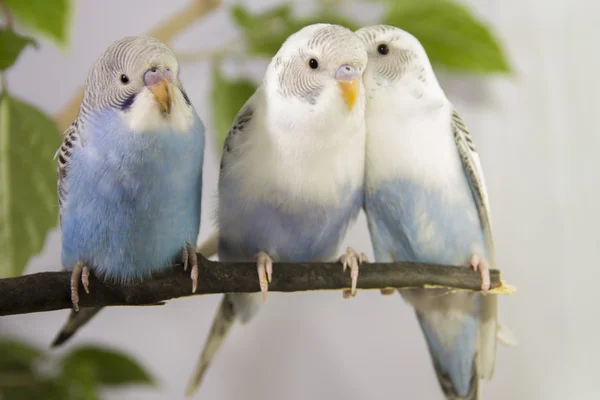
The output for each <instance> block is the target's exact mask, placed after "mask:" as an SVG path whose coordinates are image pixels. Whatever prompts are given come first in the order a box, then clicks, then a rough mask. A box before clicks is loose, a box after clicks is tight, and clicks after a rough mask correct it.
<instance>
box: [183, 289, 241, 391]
mask: <svg viewBox="0 0 600 400" xmlns="http://www.w3.org/2000/svg"><path fill="white" fill-rule="evenodd" d="M233 307H234V306H233V303H232V302H231V299H230V298H229V296H227V295H225V296H223V300H222V301H221V305H220V306H219V309H218V310H217V314H216V315H215V319H214V321H213V326H212V328H211V329H210V333H209V334H208V338H207V339H206V343H205V344H204V349H203V350H202V354H201V355H200V359H199V360H198V363H197V364H196V369H195V371H194V373H193V375H192V378H191V379H190V382H189V383H188V387H187V389H186V398H187V399H190V398H192V396H193V395H194V394H195V393H196V391H197V390H198V388H199V387H200V383H201V382H202V378H203V377H204V373H205V372H206V369H207V368H208V366H209V365H210V363H211V361H212V359H213V358H214V356H215V354H216V353H217V351H218V350H219V348H220V347H221V343H222V342H223V340H224V339H225V337H226V336H227V334H228V333H229V330H230V329H231V327H232V326H233V323H234V322H235V311H234V308H233Z"/></svg>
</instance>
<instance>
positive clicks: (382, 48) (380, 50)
mask: <svg viewBox="0 0 600 400" xmlns="http://www.w3.org/2000/svg"><path fill="white" fill-rule="evenodd" d="M377 52H378V53H379V54H381V55H382V56H385V55H386V54H387V53H389V52H390V48H389V47H388V45H387V44H380V45H379V46H377Z"/></svg>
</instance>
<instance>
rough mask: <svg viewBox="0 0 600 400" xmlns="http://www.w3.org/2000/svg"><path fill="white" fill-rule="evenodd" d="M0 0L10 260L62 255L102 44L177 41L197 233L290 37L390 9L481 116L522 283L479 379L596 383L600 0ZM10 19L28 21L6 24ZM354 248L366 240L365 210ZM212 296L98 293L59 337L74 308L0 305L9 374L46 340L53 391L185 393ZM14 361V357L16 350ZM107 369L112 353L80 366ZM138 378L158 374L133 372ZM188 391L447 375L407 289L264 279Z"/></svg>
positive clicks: (289, 393)
mask: <svg viewBox="0 0 600 400" xmlns="http://www.w3.org/2000/svg"><path fill="white" fill-rule="evenodd" d="M0 6H1V7H2V10H0V11H4V13H1V14H0V15H2V16H1V18H0V19H1V21H2V24H1V25H0V54H1V57H0V58H1V59H0V70H4V72H3V73H2V83H3V95H2V96H3V97H2V100H1V101H2V103H1V104H0V167H3V171H5V172H6V171H10V184H7V183H8V182H7V181H5V182H2V181H0V188H2V191H0V204H1V205H2V207H0V208H1V209H2V211H1V213H0V238H1V239H0V277H8V276H14V275H19V274H21V273H34V272H39V271H54V270H59V269H60V234H59V231H58V229H57V228H56V226H57V224H58V219H57V210H58V206H57V201H56V192H55V190H56V188H55V166H56V164H55V161H54V160H52V157H53V155H54V152H55V151H56V149H57V148H58V146H59V143H60V134H61V132H62V131H63V130H64V129H65V128H66V126H67V125H68V124H69V123H70V122H71V121H72V120H73V119H74V117H75V115H76V112H77V105H78V101H79V97H78V96H79V95H78V90H80V87H81V85H82V83H83V81H84V80H85V77H86V75H87V72H88V68H89V67H90V65H91V63H92V61H93V60H94V58H95V57H97V56H98V55H99V54H100V53H101V52H102V51H103V50H104V49H105V48H106V47H107V46H108V45H109V44H111V43H112V42H113V41H115V40H117V39H119V38H121V37H123V36H125V35H139V34H150V35H152V36H155V37H157V38H159V39H161V40H163V41H165V42H166V43H168V44H169V46H170V47H171V48H172V49H173V50H174V51H175V52H176V53H177V55H178V57H179V59H180V63H181V69H182V76H181V78H182V80H183V82H184V84H185V87H186V90H187V92H188V94H189V97H190V98H191V100H192V103H193V104H194V106H195V107H196V110H197V112H198V114H199V115H200V117H201V118H202V119H203V120H204V122H205V124H206V125H207V127H208V132H209V135H208V137H207V148H206V155H205V165H204V193H205V196H204V200H203V210H202V211H203V213H202V226H201V230H200V240H199V242H202V241H203V240H204V239H206V238H207V236H208V235H209V234H210V232H211V231H212V230H213V228H214V209H215V202H216V187H217V176H218V165H219V158H220V151H221V143H222V140H223V137H224V135H225V133H226V131H227V129H228V127H229V124H230V123H231V120H232V118H233V116H234V115H235V113H236V112H237V110H238V109H239V107H240V106H241V105H242V104H243V102H244V101H245V100H246V98H247V97H248V96H249V95H250V94H251V93H252V92H253V90H254V87H255V85H256V84H257V83H258V82H259V81H260V79H261V77H262V74H263V72H264V69H265V67H266V64H267V62H268V59H269V57H270V56H272V55H273V54H274V53H275V51H276V50H277V48H278V47H279V45H280V44H281V42H282V41H283V40H284V39H285V38H286V37H287V36H288V35H289V34H291V33H292V32H294V31H296V30H298V29H299V28H301V27H302V26H304V25H306V24H309V23H314V22H337V23H340V24H343V25H346V26H348V27H351V28H353V29H354V28H356V27H360V26H363V25H370V24H374V23H379V22H386V23H389V24H392V25H396V26H399V27H401V28H404V29H406V30H408V31H409V32H411V33H413V34H415V35H416V36H417V37H418V38H419V39H421V41H422V42H423V44H424V45H425V48H426V50H427V51H428V52H429V55H430V57H431V59H432V61H433V62H434V68H435V70H436V73H437V75H438V78H439V80H440V83H441V85H442V87H443V88H444V90H445V91H446V94H447V96H448V97H449V98H450V100H451V101H452V102H453V103H454V105H455V106H456V108H457V109H458V110H459V112H460V113H461V115H462V117H463V119H464V120H465V122H466V123H467V125H468V127H469V128H470V130H471V132H472V133H473V135H474V139H475V141H476V145H477V147H478V150H479V153H480V155H481V159H482V163H483V168H484V171H485V175H486V181H487V186H488V190H489V196H490V200H491V208H492V218H493V223H494V233H495V239H496V246H497V261H498V267H499V268H500V269H501V270H502V271H503V277H504V279H505V280H506V281H507V282H508V283H510V284H512V285H514V286H516V287H517V292H516V294H514V295H512V296H503V297H501V298H500V319H501V321H502V322H503V323H504V324H505V325H507V326H508V327H509V328H510V329H511V331H512V332H513V333H514V334H515V336H516V339H517V341H518V347H515V348H509V347H504V346H499V347H498V352H497V363H496V372H495V376H494V379H493V380H492V381H491V382H483V384H482V387H483V390H482V393H483V398H485V399H490V400H494V399H496V400H499V399H508V398H510V399H544V400H546V399H581V400H585V399H598V398H600V379H598V376H597V375H598V367H597V359H598V356H599V355H600V348H599V345H598V340H597V332H598V323H597V321H596V317H594V316H595V315H596V316H597V315H598V311H597V304H598V303H599V301H598V300H599V298H598V296H597V294H596V291H597V288H595V285H594V283H597V282H598V281H599V280H598V278H600V276H599V275H600V273H599V272H598V271H599V269H600V268H598V267H600V265H599V260H600V250H599V249H600V243H599V240H598V233H597V229H596V227H597V226H598V223H599V222H600V212H599V207H598V205H599V204H600V187H599V182H600V179H599V178H600V161H599V157H598V154H597V153H598V151H599V150H598V149H599V148H600V135H599V134H598V132H597V128H596V127H595V125H596V124H595V123H594V122H595V117H596V116H597V114H596V113H597V112H600V100H599V98H598V96H595V95H593V93H596V92H597V91H598V90H599V89H600V85H599V83H598V80H597V78H596V76H597V71H598V70H599V69H600V56H599V55H598V53H597V51H596V48H597V44H596V42H597V40H596V39H597V38H598V37H600V36H599V35H600V24H598V15H599V12H600V3H598V2H596V1H594V0H588V1H584V0H579V1H575V0H573V1H571V0H545V1H544V0H505V1H494V0H468V1H467V0H456V2H455V1H447V0H443V1H442V0H426V1H425V0H398V1H393V0H387V1H386V0H380V1H360V2H359V1H354V0H338V1H336V0H331V1H300V0H297V1H295V2H283V1H276V0H247V1H238V2H234V1H228V0H226V1H223V2H222V3H221V2H219V1H217V0H195V1H194V0H171V1H168V2H167V1H164V0H162V1H160V0H130V1H127V2H124V1H118V0H104V1H102V2H97V1H90V0H88V1H79V2H70V1H68V0H48V1H45V0H31V1H23V0H0ZM6 10H9V12H10V13H11V14H12V16H13V18H14V21H12V22H13V23H12V24H11V23H10V21H7V18H6V16H7V15H8V14H7V13H6ZM11 25H12V29H14V31H15V32H17V33H18V34H19V35H20V36H14V33H11V32H12V30H8V29H7V28H9V27H10V26H11ZM28 38H31V39H32V40H34V41H35V43H37V45H33V44H31V42H30V39H28ZM21 49H23V51H22V52H21V53H20V55H19V52H20V51H21ZM15 60H16V62H14V61H15ZM13 62H14V64H13ZM8 95H10V96H12V97H7V96H8ZM7 104H8V106H7ZM24 160H25V161H24ZM0 179H6V175H1V176H0ZM24 210H25V211H24ZM347 245H351V246H353V247H354V248H356V249H357V250H360V251H365V252H366V253H367V254H368V255H369V256H370V257H371V258H372V257H373V253H372V248H371V244H370V240H369V237H368V232H367V227H366V221H365V218H364V215H363V214H361V216H360V218H359V220H358V222H357V223H356V225H355V226H354V227H353V228H352V229H351V231H350V234H349V235H348V238H347V240H346V241H345V242H344V243H343V246H347ZM219 301H220V296H204V297H198V296H196V297H194V298H188V299H179V300H173V301H170V302H168V304H167V305H166V306H163V307H138V308H136V307H120V308H114V307H113V308H109V309H105V310H104V311H102V312H101V313H100V314H99V315H98V317H97V318H95V319H94V320H93V321H92V322H91V323H90V324H88V325H87V326H86V327H85V328H83V329H82V330H81V331H80V332H78V334H77V335H76V336H75V337H74V339H73V340H72V341H71V342H69V344H68V345H67V346H65V348H64V349H63V348H61V349H60V350H58V351H49V350H48V346H49V344H50V342H51V340H52V339H53V337H54V335H55V334H56V332H57V331H58V329H59V328H60V326H61V325H62V324H63V322H64V321H65V319H66V317H67V313H68V311H66V310H63V311H58V312H49V313H38V314H30V315H20V316H11V317H2V318H0V338H1V340H0V390H4V389H2V387H6V386H7V385H8V386H10V385H11V384H12V385H13V386H14V384H15V382H17V383H18V382H19V379H21V380H25V381H26V382H27V381H28V380H32V379H34V378H31V377H32V376H38V378H39V377H40V376H41V377H42V378H39V379H41V380H43V379H46V378H43V377H44V376H52V373H49V372H48V371H46V372H44V371H43V370H42V371H38V370H37V369H35V370H31V363H32V362H36V363H37V362H38V361H37V360H38V359H39V360H41V362H42V364H44V365H46V366H48V365H50V366H52V365H54V366H55V367H54V372H55V374H58V372H56V371H58V370H59V369H60V370H61V371H62V372H60V376H59V378H57V381H56V382H54V383H53V385H55V386H56V387H55V388H54V389H56V393H59V391H60V387H61V385H63V386H64V385H67V386H68V385H75V386H76V390H75V389H73V388H71V389H72V390H71V392H70V393H71V395H70V396H72V397H69V398H81V399H94V398H102V399H177V398H183V394H184V390H185V386H186V384H187V382H188V379H189V377H190V375H191V372H192V369H193V367H194V365H195V363H196V360H197V357H198V355H199V353H200V350H201V347H202V345H203V343H204V340H205V338H206V335H207V334H208V330H209V328H210V325H211V323H212V318H213V314H214V312H215V310H216V307H217V305H218V302H219ZM90 346H92V347H90ZM77 349H80V350H79V351H78V350H77ZM102 349H104V350H102ZM39 352H41V353H39ZM119 354H121V355H119ZM108 355H110V356H108ZM3 360H4V361H3ZM7 360H8V361H7ZM44 360H45V361H44ZM107 360H108V361H107ZM9 361H10V362H12V363H16V364H19V365H20V369H14V368H13V369H11V368H8V367H7V365H9ZM16 364H14V365H16ZM136 364H137V366H136ZM56 365H59V366H60V367H56ZM3 366H4V367H3ZM97 366H100V367H102V368H104V369H105V370H108V371H113V372H114V371H117V370H118V371H120V372H119V374H116V375H117V376H115V374H113V375H111V374H110V373H108V374H107V373H106V371H105V372H104V373H103V374H98V373H93V372H89V371H91V370H92V369H93V368H96V367H97ZM61 368H62V369H61ZM46 369H48V368H46ZM50 370H52V368H50ZM15 371H16V372H18V373H16V374H15ZM32 371H34V372H32ZM35 371H37V372H35ZM86 371H87V372H86ZM128 371H129V372H128ZM31 374H33V375H31ZM44 374H45V375H44ZM99 377H100V378H99ZM38 378H35V379H38ZM48 379H49V378H48ZM149 380H152V381H153V384H150V385H149V384H143V383H144V382H147V381H149ZM3 385H4V386H3ZM0 393H4V396H5V397H2V394H0V398H3V399H9V398H10V399H12V398H40V399H43V398H47V397H48V396H49V395H48V393H50V391H49V390H45V389H44V390H42V391H41V392H39V393H38V395H36V396H35V397H9V396H13V395H11V394H10V393H9V392H8V391H6V390H4V392H0ZM73 393H78V394H73ZM13 394H14V393H13ZM65 396H66V395H64V396H62V397H61V395H57V397H56V398H67V397H65ZM77 396H79V397H77ZM195 398H202V399H205V400H209V399H220V400H226V399H236V400H237V399H249V400H252V399H287V400H300V399H306V398H316V399H330V400H334V399H340V400H341V399H344V400H350V399H374V398H398V399H402V398H406V399H442V394H441V391H440V389H439V387H438V383H437V381H436V378H435V374H434V371H433V368H432V366H431V362H430V358H429V355H428V352H427V349H426V344H425V341H424V339H423V336H422V333H421V331H420V329H419V327H418V324H417V322H416V319H415V317H414V314H413V311H412V310H411V309H410V308H409V307H408V306H407V305H406V304H405V303H404V302H403V301H402V300H401V298H400V297H399V296H386V297H383V296H380V295H379V291H362V292H359V293H358V295H357V297H356V298H355V299H353V300H351V301H349V300H343V299H342V296H341V293H340V292H320V293H303V294H281V293H272V294H271V295H270V296H269V301H268V302H267V303H266V304H265V306H264V307H263V309H262V311H261V312H260V313H259V314H258V316H257V317H256V318H255V319H254V320H253V321H252V322H251V323H250V324H249V325H247V326H245V327H242V326H241V325H239V324H238V325H236V326H235V327H234V328H233V329H232V331H231V333H230V335H229V337H228V339H227V340H226V342H225V344H224V345H223V347H222V348H221V350H220V352H219V354H218V355H217V357H216V358H215V361H214V363H213V365H212V367H211V368H210V369H209V371H208V373H207V375H206V377H205V380H204V383H203V385H202V386H201V388H200V391H199V392H198V393H197V395H196V396H195Z"/></svg>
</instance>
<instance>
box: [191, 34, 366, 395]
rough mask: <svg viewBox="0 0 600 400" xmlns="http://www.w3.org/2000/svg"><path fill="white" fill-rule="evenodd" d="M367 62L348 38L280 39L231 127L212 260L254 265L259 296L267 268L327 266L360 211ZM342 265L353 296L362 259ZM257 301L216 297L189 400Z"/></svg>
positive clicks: (349, 255)
mask: <svg viewBox="0 0 600 400" xmlns="http://www.w3.org/2000/svg"><path fill="white" fill-rule="evenodd" d="M366 63H367V54H366V52H365V49H364V46H363V44H362V42H361V41H360V40H359V38H358V37H357V36H356V35H355V34H354V33H353V32H352V31H350V30H348V29H346V28H344V27H341V26H338V25H329V24H315V25H309V26H307V27H305V28H303V29H301V30H300V31H298V32H296V33H295V34H293V35H291V36H290V37H289V38H288V39H287V40H286V41H285V43H284V44H283V45H282V47H281V48H280V50H279V51H278V52H277V54H276V55H275V56H274V58H273V59H272V60H271V62H270V64H269V66H268V68H267V71H266V74H265V76H264V80H263V82H262V85H261V86H260V87H259V88H258V89H257V90H256V92H255V93H254V94H253V95H252V96H251V97H250V99H249V100H248V101H247V102H246V104H245V105H244V106H243V107H242V108H241V110H240V111H239V113H238V114H237V116H236V118H235V120H234V123H233V126H232V128H231V130H230V132H229V135H228V136H227V139H226V141H225V145H224V150H223V155H222V160H221V171H220V177H219V206H218V226H219V233H218V238H219V243H218V256H219V259H220V260H222V261H250V260H253V261H254V260H255V261H256V262H257V269H258V276H259V279H260V286H261V290H262V292H263V295H266V293H267V290H268V282H269V281H270V280H271V274H272V270H273V261H275V262H276V261H288V262H310V261H326V260H333V259H335V258H336V257H335V253H336V252H337V251H338V247H339V245H340V242H341V240H342V239H343V237H344V236H345V233H346V231H347V228H348V226H349V225H350V224H351V223H352V222H353V220H354V219H355V218H356V216H357V215H358V212H359V211H360V208H361V206H362V200H363V178H364V146H365V122H364V110H365V97H364V88H363V85H362V81H361V79H362V73H363V71H364V69H365V66H366ZM216 237H217V236H215V235H213V238H216ZM341 261H342V263H343V264H344V265H347V266H350V269H351V276H352V277H353V284H352V287H353V289H349V290H348V293H350V295H352V294H354V292H355V290H356V289H355V288H356V275H357V273H358V264H360V263H361V262H362V261H364V257H363V256H362V255H359V254H357V253H356V252H355V251H354V250H352V249H348V250H347V252H346V253H345V254H344V256H343V257H342V259H341ZM274 269H275V272H274V273H275V274H276V273H277V271H276V270H277V266H276V265H275V268H274ZM340 273H342V271H340ZM347 295H348V294H346V296H347ZM262 297H263V296H261V294H260V293H254V294H241V293H240V294H226V295H225V296H224V298H223V301H222V303H221V305H220V308H219V310H218V311H217V315H216V317H215V321H214V324H213V327H212V329H211V332H210V334H209V337H208V339H207V342H206V344H205V348H204V350H203V353H202V355H201V358H200V361H199V364H198V366H197V369H196V371H195V373H194V375H193V377H192V379H191V381H190V384H189V386H188V390H187V394H188V396H192V395H193V394H194V393H195V391H196V390H197V388H198V386H199V384H200V381H201V379H202V376H203V374H204V372H205V370H206V368H207V367H208V365H209V363H210V361H211V360H212V358H213V356H214V355H215V353H216V351H217V350H218V348H219V347H220V344H221V342H222V340H223V339H224V338H225V336H226V334H227V332H228V330H229V328H230V327H231V325H232V324H233V322H234V321H235V320H236V319H237V320H239V321H240V322H242V323H246V322H248V321H249V320H250V319H251V318H252V317H253V316H254V315H255V313H256V312H257V309H258V307H259V306H260V304H261V302H262V301H263V300H262Z"/></svg>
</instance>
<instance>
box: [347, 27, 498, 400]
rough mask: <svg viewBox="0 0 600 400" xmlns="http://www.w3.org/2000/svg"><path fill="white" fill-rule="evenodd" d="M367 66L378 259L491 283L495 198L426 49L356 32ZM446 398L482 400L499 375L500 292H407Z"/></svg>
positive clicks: (385, 31) (398, 38) (368, 189)
mask: <svg viewBox="0 0 600 400" xmlns="http://www.w3.org/2000/svg"><path fill="white" fill-rule="evenodd" d="M357 35H358V36H359V37H360V38H361V39H362V40H363V42H364V43H365V45H366V49H367V53H368V56H369V62H368V65H367V68H366V71H365V74H364V77H363V79H364V85H365V91H366V95H367V110H366V113H365V115H366V125H367V145H366V163H365V211H366V213H367V218H368V225H369V231H370V233H371V239H372V241H373V247H374V250H375V258H376V260H377V261H378V262H392V261H413V262H428V263H436V264H446V265H465V266H471V267H472V268H474V269H475V270H479V271H480V273H481V277H482V286H481V289H482V293H485V292H486V291H487V290H488V289H489V285H490V280H489V268H491V267H492V266H494V263H495V261H494V243H493V240H492V231H491V223H490V208H489V204H488V196H487V191H486V186H485V181H484V177H483V172H482V169H481V164H480V161H479V156H478V154H477V152H476V150H475V146H474V145H473V139H472V137H471V134H470V133H469V132H468V131H467V128H466V127H465V124H464V123H463V121H462V120H461V118H460V116H459V115H458V113H457V112H456V110H455V109H454V107H453V106H452V104H451V103H450V101H448V99H447V98H446V96H445V94H444V92H443V90H442V88H441V87H440V85H439V83H438V81H437V79H436V76H435V74H434V72H433V69H432V67H431V64H430V62H429V59H428V57H427V54H426V53H425V50H424V49H423V47H422V46H421V44H420V43H419V41H418V40H417V39H416V38H415V37H414V36H412V35H411V34H409V33H407V32H405V31H403V30H401V29H398V28H394V27H390V26H374V27H368V28H363V29H360V30H358V31H357ZM400 292H401V295H402V297H403V298H404V299H405V300H406V301H407V302H408V303H409V304H411V305H412V306H413V307H414V308H415V311H416V315H417V318H418V320H419V323H420V325H421V328H422V330H423V333H424V335H425V338H426V341H427V344H428V347H429V350H430V353H431V357H432V360H433V364H434V366H435V370H436V373H437V376H438V380H439V382H440V385H441V387H442V390H443V392H444V394H445V396H446V397H447V398H448V399H476V398H477V396H478V395H479V394H478V393H479V390H478V388H479V379H480V378H482V379H489V378H491V376H492V374H493V369H494V362H495V354H496V313H497V305H496V296H495V295H491V294H488V295H486V296H483V295H482V294H480V293H476V292H456V293H452V294H447V293H445V291H444V290H443V289H440V290H437V289H406V290H401V291H400Z"/></svg>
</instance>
